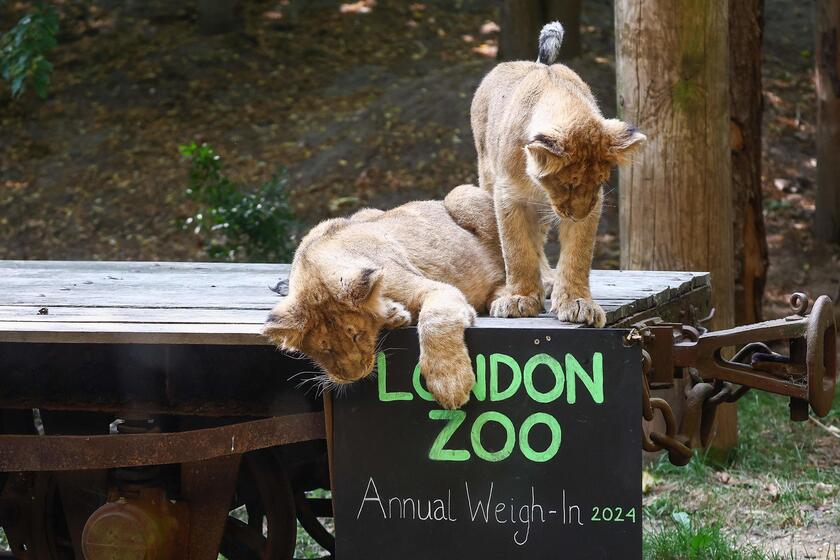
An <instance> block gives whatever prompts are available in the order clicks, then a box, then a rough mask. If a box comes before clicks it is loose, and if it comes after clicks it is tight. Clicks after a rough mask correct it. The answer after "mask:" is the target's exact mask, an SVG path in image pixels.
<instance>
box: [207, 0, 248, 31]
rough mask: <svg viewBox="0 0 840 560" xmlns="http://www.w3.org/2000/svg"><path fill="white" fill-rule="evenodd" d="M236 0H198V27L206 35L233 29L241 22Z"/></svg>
mask: <svg viewBox="0 0 840 560" xmlns="http://www.w3.org/2000/svg"><path fill="white" fill-rule="evenodd" d="M237 8H238V6H237V2H236V0H198V29H199V31H200V32H201V33H202V34H204V35H216V34H218V33H228V32H230V31H233V30H234V29H236V28H237V27H239V24H240V23H241V17H240V16H241V14H240V11H239V10H238V9H237Z"/></svg>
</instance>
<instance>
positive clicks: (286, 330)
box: [262, 297, 309, 351]
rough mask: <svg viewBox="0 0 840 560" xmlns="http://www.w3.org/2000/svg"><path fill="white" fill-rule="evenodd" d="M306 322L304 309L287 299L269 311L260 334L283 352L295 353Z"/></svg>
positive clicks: (304, 330) (307, 316) (307, 315)
mask: <svg viewBox="0 0 840 560" xmlns="http://www.w3.org/2000/svg"><path fill="white" fill-rule="evenodd" d="M308 322H309V314H308V313H307V312H306V308H305V307H304V306H303V305H301V304H300V303H298V302H296V301H295V300H294V299H292V298H291V297H287V298H286V299H284V300H283V301H281V302H280V303H278V304H277V305H275V306H274V309H272V310H271V313H269V315H268V318H267V319H266V321H265V325H263V329H262V333H263V335H264V336H267V337H268V338H269V339H270V340H271V341H272V342H273V343H274V344H276V345H277V346H278V347H280V348H282V349H283V350H291V351H295V350H297V349H298V348H299V347H300V343H301V341H302V340H303V335H304V333H305V332H306V327H307V324H308Z"/></svg>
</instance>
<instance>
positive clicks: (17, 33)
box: [0, 4, 58, 98]
mask: <svg viewBox="0 0 840 560" xmlns="http://www.w3.org/2000/svg"><path fill="white" fill-rule="evenodd" d="M56 33H58V12H56V10H55V8H53V7H52V6H49V5H44V4H39V5H38V6H37V7H36V8H35V10H34V11H33V12H32V13H29V14H27V15H25V16H23V17H22V18H21V19H20V21H18V22H17V23H16V24H15V26H14V27H12V28H11V29H10V30H9V31H7V32H6V33H2V34H0V76H2V78H3V80H5V81H6V82H8V83H9V87H10V88H11V91H12V97H13V98H17V97H19V96H20V95H21V94H22V93H23V92H24V91H26V89H27V87H28V86H31V87H32V89H33V90H34V91H35V93H37V94H38V95H39V96H40V97H46V96H47V90H48V89H49V85H50V74H51V73H52V68H53V67H52V64H50V62H49V61H48V60H47V58H46V55H47V53H48V52H49V51H51V50H52V49H53V48H55V46H56V39H55V35H56Z"/></svg>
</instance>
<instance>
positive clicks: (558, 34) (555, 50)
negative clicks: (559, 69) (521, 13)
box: [537, 21, 565, 65]
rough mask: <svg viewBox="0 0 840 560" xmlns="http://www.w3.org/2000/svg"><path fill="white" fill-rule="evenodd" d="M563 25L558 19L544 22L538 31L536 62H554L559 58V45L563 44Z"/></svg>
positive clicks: (549, 63)
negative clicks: (538, 42) (538, 45)
mask: <svg viewBox="0 0 840 560" xmlns="http://www.w3.org/2000/svg"><path fill="white" fill-rule="evenodd" d="M563 33H565V31H563V26H562V25H560V22H559V21H552V22H551V23H547V24H545V26H543V28H542V31H540V54H539V56H537V62H539V63H541V64H548V65H551V64H554V63H555V62H557V59H558V58H560V46H561V45H562V44H563Z"/></svg>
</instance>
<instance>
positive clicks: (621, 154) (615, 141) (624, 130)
mask: <svg viewBox="0 0 840 560" xmlns="http://www.w3.org/2000/svg"><path fill="white" fill-rule="evenodd" d="M604 129H605V130H606V135H607V148H606V150H607V154H606V159H607V160H608V161H612V162H615V163H618V164H623V163H627V162H628V161H629V160H630V156H631V155H632V154H633V152H635V151H636V150H637V149H639V148H640V147H641V146H642V144H644V143H645V141H647V136H645V135H644V134H642V133H641V132H639V130H638V129H637V128H636V127H635V126H633V125H632V124H628V123H626V122H624V121H620V120H618V119H605V120H604Z"/></svg>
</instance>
